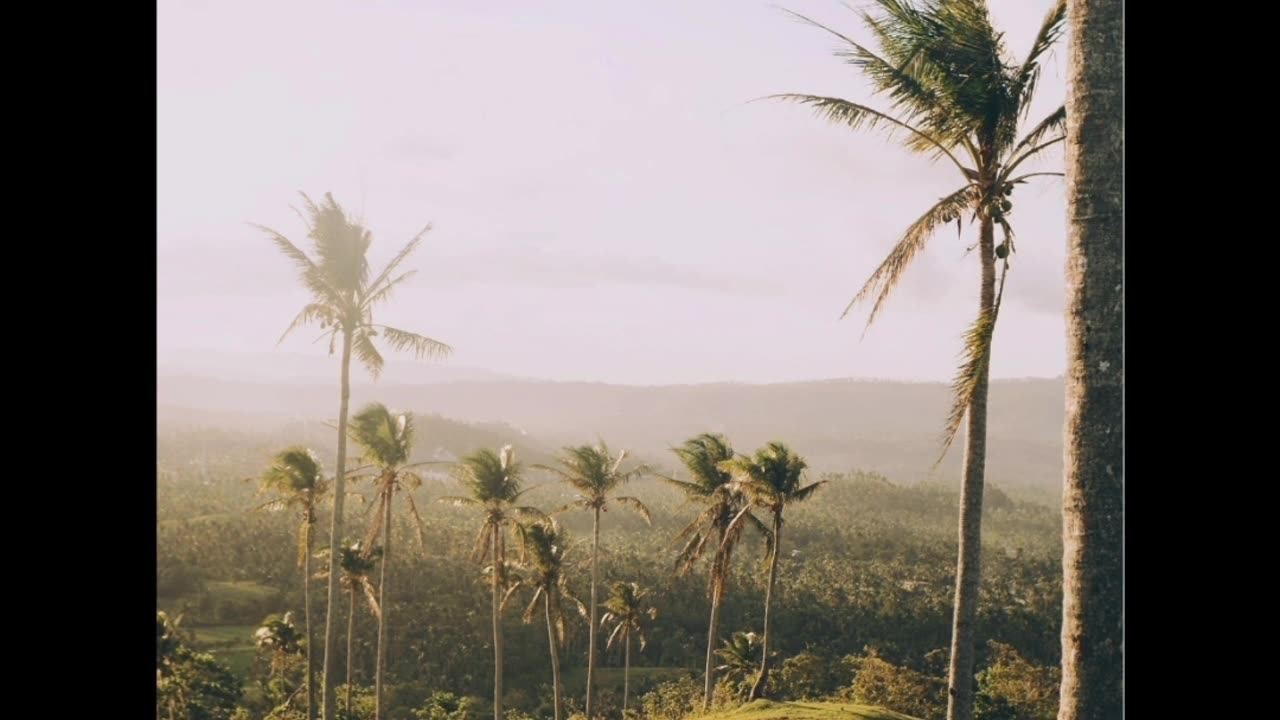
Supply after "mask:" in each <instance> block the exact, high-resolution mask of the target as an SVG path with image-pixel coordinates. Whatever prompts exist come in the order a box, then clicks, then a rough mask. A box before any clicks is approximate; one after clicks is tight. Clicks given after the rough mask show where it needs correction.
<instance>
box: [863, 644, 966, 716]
mask: <svg viewBox="0 0 1280 720" xmlns="http://www.w3.org/2000/svg"><path fill="white" fill-rule="evenodd" d="M850 660H851V664H853V665H854V666H855V667H856V668H857V670H856V675H855V676H854V680H853V687H852V688H851V690H852V692H851V693H850V694H851V695H852V697H853V701H854V702H857V703H862V704H864V705H879V706H881V707H885V708H888V709H890V710H894V711H896V712H900V713H905V714H907V715H914V716H916V717H918V718H921V720H941V718H943V717H945V716H946V713H947V682H946V680H944V679H942V678H940V677H935V676H932V675H925V674H924V673H921V672H917V671H915V670H911V669H910V668H904V667H898V666H897V665H893V664H892V663H889V662H886V661H884V660H882V659H880V658H879V657H876V656H875V655H870V656H864V657H855V658H850Z"/></svg>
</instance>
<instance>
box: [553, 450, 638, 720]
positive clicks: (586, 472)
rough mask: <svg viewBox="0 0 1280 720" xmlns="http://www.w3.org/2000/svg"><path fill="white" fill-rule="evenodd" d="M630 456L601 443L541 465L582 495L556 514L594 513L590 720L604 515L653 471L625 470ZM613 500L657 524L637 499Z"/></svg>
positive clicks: (589, 683) (588, 718)
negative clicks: (572, 511)
mask: <svg viewBox="0 0 1280 720" xmlns="http://www.w3.org/2000/svg"><path fill="white" fill-rule="evenodd" d="M626 456H627V451H626V450H623V451H622V452H620V453H618V455H617V456H616V457H615V456H614V455H613V454H612V453H611V452H610V451H609V447H608V446H607V445H605V444H604V442H603V441H602V442H600V444H599V445H595V446H592V445H582V446H580V447H569V448H565V449H564V451H563V452H562V453H561V454H560V456H559V458H558V459H559V461H560V467H552V466H548V465H537V466H535V467H537V468H538V469H540V470H546V471H548V472H551V473H553V474H555V475H557V476H559V477H560V478H561V479H562V480H564V481H565V482H567V483H569V485H571V486H573V488H574V489H576V490H577V491H578V493H579V496H578V499H577V500H575V501H574V502H572V503H569V504H568V505H566V506H564V507H562V508H560V509H559V510H557V511H556V512H557V513H559V512H563V511H565V510H569V509H571V508H577V509H579V510H590V511H591V512H592V514H593V520H592V525H591V617H590V618H588V631H587V635H588V638H587V644H588V648H587V706H586V716H587V720H591V718H592V717H593V715H592V713H593V710H594V706H593V704H592V699H593V695H594V694H595V674H596V617H597V615H596V586H597V585H598V583H599V579H600V513H602V512H608V510H609V500H610V499H611V498H610V496H611V494H612V493H613V491H614V490H616V489H618V488H619V487H621V486H622V485H625V484H626V483H627V482H628V481H630V480H631V479H633V478H637V477H640V476H641V475H643V474H645V473H647V472H649V468H648V467H646V466H644V465H637V466H636V467H634V468H631V469H630V470H628V471H626V472H623V471H622V461H623V459H624V458H626ZM612 499H614V500H617V502H618V504H619V505H622V506H623V507H627V508H630V509H631V510H633V511H635V512H636V513H637V514H638V515H640V517H642V518H644V521H645V522H646V523H649V524H653V518H652V517H651V516H650V515H649V508H647V507H645V506H644V503H642V502H640V501H639V500H637V499H636V498H634V497H627V496H621V495H620V496H617V497H613V498H612Z"/></svg>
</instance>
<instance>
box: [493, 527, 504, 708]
mask: <svg viewBox="0 0 1280 720" xmlns="http://www.w3.org/2000/svg"><path fill="white" fill-rule="evenodd" d="M501 540H502V526H501V525H498V524H496V523H495V524H494V526H493V720H502V543H501Z"/></svg>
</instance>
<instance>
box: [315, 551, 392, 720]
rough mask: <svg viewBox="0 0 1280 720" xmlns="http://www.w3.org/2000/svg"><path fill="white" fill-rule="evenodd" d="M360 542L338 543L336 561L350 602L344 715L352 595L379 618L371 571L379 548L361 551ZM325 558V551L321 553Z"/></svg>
mask: <svg viewBox="0 0 1280 720" xmlns="http://www.w3.org/2000/svg"><path fill="white" fill-rule="evenodd" d="M362 546H363V543H362V542H360V541H359V540H357V541H355V542H344V543H343V544H342V553H341V556H340V559H339V561H338V568H339V569H340V570H341V571H342V577H341V579H340V580H339V581H338V583H339V584H340V585H341V586H342V589H344V590H346V591H347V593H348V595H349V597H350V603H349V606H348V610H347V707H346V710H347V714H346V717H348V718H350V717H353V716H352V715H351V697H352V692H351V683H352V669H353V668H354V667H355V663H354V659H355V642H354V641H355V632H356V594H357V593H364V597H365V600H366V601H367V602H368V603H369V611H370V612H372V613H373V616H374V617H375V618H377V619H378V620H381V619H382V610H381V608H379V607H378V596H377V588H375V587H374V585H373V579H372V578H373V570H374V568H375V567H377V565H378V560H380V559H381V558H382V548H381V547H374V548H370V549H369V550H368V551H365V550H364V548H363V547H362ZM322 554H323V555H325V556H327V555H328V552H327V551H325V552H323V553H322ZM317 577H326V578H327V577H329V571H328V570H323V571H321V572H320V573H319V574H318V575H317Z"/></svg>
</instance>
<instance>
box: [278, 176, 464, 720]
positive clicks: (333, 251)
mask: <svg viewBox="0 0 1280 720" xmlns="http://www.w3.org/2000/svg"><path fill="white" fill-rule="evenodd" d="M302 199H303V201H304V204H305V207H306V209H307V214H306V217H302V213H298V215H299V217H302V220H303V223H304V224H306V226H307V236H308V237H309V238H311V241H312V243H313V249H314V258H313V257H312V256H309V255H307V253H305V252H303V251H302V250H300V249H298V246H297V245H296V244H294V243H293V242H292V241H291V240H289V239H288V238H287V237H285V236H284V235H283V234H281V233H279V232H277V231H275V230H272V229H271V228H269V227H265V226H262V225H255V226H254V227H257V228H258V229H260V230H262V231H263V232H265V233H267V234H268V235H269V236H271V239H272V241H273V242H274V243H275V244H276V247H278V248H280V251H281V252H283V253H284V254H285V255H286V256H288V258H289V259H290V260H292V261H293V262H294V264H295V265H297V266H298V270H299V275H300V279H301V281H302V284H303V286H304V287H306V288H307V290H308V291H309V292H310V293H311V302H309V303H307V304H306V305H305V306H304V307H303V308H302V311H301V312H299V313H298V316H297V317H295V318H294V319H293V322H292V323H290V324H289V327H288V328H286V329H285V331H284V334H283V335H282V336H281V337H280V339H281V340H284V338H285V337H287V336H288V335H289V333H291V332H293V330H295V329H297V328H299V327H302V326H304V325H311V324H318V325H319V326H320V329H321V330H323V331H324V333H323V334H322V335H321V336H320V338H319V339H323V338H325V337H327V338H328V339H329V354H330V355H332V354H333V353H334V348H335V346H336V344H337V342H338V339H339V338H341V341H342V370H341V373H342V374H341V385H342V395H341V401H340V403H339V405H338V428H337V429H338V469H337V474H336V477H335V479H334V503H333V522H332V524H331V526H330V530H329V554H330V556H336V555H337V554H338V546H339V545H340V544H341V541H342V527H343V525H342V523H343V499H344V497H345V495H346V482H345V472H346V467H347V411H348V403H349V401H350V398H351V353H352V351H353V350H354V351H355V353H356V356H357V357H358V358H359V360H360V362H361V364H362V365H364V367H365V369H366V370H368V371H369V374H370V375H372V376H373V377H374V378H375V379H376V378H377V377H378V375H379V374H380V373H381V371H382V365H383V360H382V355H381V353H379V351H378V348H377V346H376V345H374V340H373V339H374V338H375V337H377V336H378V335H379V334H381V335H382V337H383V338H384V339H385V340H386V342H387V345H388V346H390V348H391V349H392V350H396V351H400V350H408V351H412V352H413V354H414V356H415V357H417V358H419V359H421V358H424V357H444V356H447V355H448V354H449V353H450V352H452V348H450V347H449V346H448V345H445V344H444V343H442V342H439V341H436V340H432V339H431V338H428V337H424V336H422V335H417V334H415V333H411V332H407V331H405V330H399V329H397V328H393V327H388V326H386V325H380V324H376V323H375V322H374V318H373V310H374V308H375V307H377V306H378V305H380V304H382V303H383V302H384V301H386V300H387V299H389V298H390V297H391V294H392V292H393V291H394V290H395V288H396V287H398V286H399V285H400V284H401V283H403V282H404V281H405V280H408V279H409V278H410V277H412V276H413V274H414V271H413V270H409V271H406V272H400V273H397V268H399V266H400V264H401V263H403V262H404V261H405V259H406V258H408V257H409V255H410V253H412V252H413V251H414V249H416V248H417V247H418V243H420V242H421V241H422V236H423V235H425V234H426V233H427V231H428V230H430V229H431V226H430V225H428V226H426V227H424V228H423V229H422V230H421V231H420V232H419V233H418V234H417V235H415V236H414V237H413V238H412V239H411V240H409V242H408V243H407V244H405V246H404V247H403V248H401V249H400V252H398V253H396V255H395V257H393V258H392V259H391V261H390V262H388V263H387V265H386V267H384V268H383V269H382V272H380V273H378V274H377V275H376V276H375V277H374V278H373V279H372V280H370V278H369V261H368V258H367V252H368V250H369V246H370V244H371V243H372V242H373V234H372V233H370V232H369V230H367V229H366V228H365V227H363V226H362V225H361V224H360V223H359V222H356V221H353V220H351V219H350V218H349V217H348V216H347V214H346V212H345V211H344V210H343V209H342V207H341V206H340V205H338V202H337V201H336V200H334V199H333V195H331V194H329V193H326V194H325V199H324V202H322V203H320V204H319V205H317V204H316V203H314V202H312V201H311V198H309V197H307V196H306V194H303V195H302ZM337 607H338V578H337V576H336V575H330V577H329V592H328V612H327V613H326V615H325V627H324V706H323V707H324V720H333V717H334V695H333V678H334V676H336V675H337V673H336V672H334V670H335V669H336V668H335V662H336V661H335V660H334V657H335V656H336V654H337V649H336V648H337V637H338V636H337V623H336V619H335V617H334V612H335V608H337Z"/></svg>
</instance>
